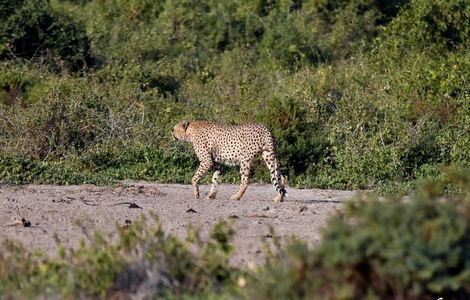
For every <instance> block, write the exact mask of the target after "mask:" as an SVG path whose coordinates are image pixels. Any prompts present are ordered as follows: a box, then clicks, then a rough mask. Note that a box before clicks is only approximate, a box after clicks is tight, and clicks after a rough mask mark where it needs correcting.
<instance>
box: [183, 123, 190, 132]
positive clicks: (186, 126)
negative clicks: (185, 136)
mask: <svg viewBox="0 0 470 300" xmlns="http://www.w3.org/2000/svg"><path fill="white" fill-rule="evenodd" d="M188 126H189V121H184V123H183V128H184V130H186V129H188Z"/></svg>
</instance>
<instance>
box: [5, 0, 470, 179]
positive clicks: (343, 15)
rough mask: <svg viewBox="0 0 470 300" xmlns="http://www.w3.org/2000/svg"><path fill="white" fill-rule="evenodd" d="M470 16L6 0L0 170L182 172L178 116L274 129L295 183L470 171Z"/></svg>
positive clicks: (384, 9)
mask: <svg viewBox="0 0 470 300" xmlns="http://www.w3.org/2000/svg"><path fill="white" fill-rule="evenodd" d="M469 16H470V6H469V5H468V3H467V1H465V0H450V1H447V0H446V1H444V0H438V1H435V0H433V1H431V0H394V1H381V0H348V1H338V0H293V1H292V0H289V1H287V0H248V1H215V0H175V1H164V0H161V1H153V0H112V1H100V0H83V1H77V0H50V1H42V0H5V1H2V2H1V3H0V180H3V181H8V182H16V183H22V182H42V183H46V182H50V183H60V184H67V183H69V184H70V183H81V182H95V183H100V182H109V180H113V179H122V178H134V179H146V180H157V181H172V182H188V181H189V180H190V178H191V173H192V172H193V170H194V168H195V165H196V164H197V160H196V159H195V157H194V155H193V154H192V152H191V151H190V150H189V148H188V146H180V145H176V144H175V143H174V142H172V141H171V138H170V130H171V128H172V126H173V125H174V124H175V123H176V122H177V121H179V120H181V119H183V118H188V119H209V120H217V121H220V122H223V123H226V124H239V123H243V122H250V121H256V122H264V123H266V124H267V125H268V126H269V127H270V128H272V130H273V131H274V134H275V136H276V137H277V140H278V144H279V151H280V157H281V167H282V170H283V172H284V173H285V174H287V177H288V182H289V184H291V185H295V186H316V187H336V188H376V187H382V186H387V187H393V186H395V185H397V183H406V184H408V185H409V186H410V185H411V184H412V183H413V182H415V181H416V180H421V179H424V178H437V177H439V176H440V175H439V174H440V169H442V167H443V166H448V165H454V166H461V167H462V166H463V167H469V162H470V132H469V131H470V83H469V79H470V52H469V34H470V18H469ZM184 147H186V148H184ZM261 165H262V164H261V162H260V161H258V162H257V163H256V166H255V168H254V170H253V172H254V180H268V179H269V176H268V174H267V173H266V171H265V169H264V168H262V167H261ZM223 178H225V179H226V180H228V181H233V180H237V175H236V171H231V173H230V172H229V174H227V176H225V177H223Z"/></svg>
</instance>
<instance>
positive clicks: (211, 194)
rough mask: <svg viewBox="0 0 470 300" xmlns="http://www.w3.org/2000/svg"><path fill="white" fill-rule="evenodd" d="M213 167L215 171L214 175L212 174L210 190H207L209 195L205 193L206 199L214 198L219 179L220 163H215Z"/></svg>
mask: <svg viewBox="0 0 470 300" xmlns="http://www.w3.org/2000/svg"><path fill="white" fill-rule="evenodd" d="M214 169H215V171H214V175H212V185H211V190H210V192H209V195H207V199H215V196H216V195H217V185H218V182H217V180H218V179H219V175H220V164H219V163H215V164H214Z"/></svg>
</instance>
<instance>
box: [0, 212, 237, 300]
mask: <svg viewBox="0 0 470 300" xmlns="http://www.w3.org/2000/svg"><path fill="white" fill-rule="evenodd" d="M78 226H82V225H81V224H78ZM118 233H119V237H118V239H117V240H116V242H110V241H109V240H107V239H106V238H105V237H104V236H103V235H102V234H100V233H97V232H95V233H93V234H89V233H88V234H87V239H88V240H86V241H85V240H83V241H82V243H81V245H80V247H79V248H77V249H67V248H65V247H64V246H62V245H60V244H59V245H58V248H59V250H58V256H57V257H56V258H50V257H47V256H45V255H43V254H41V253H39V252H34V253H30V252H29V251H28V250H27V249H24V248H22V247H21V246H19V245H17V244H14V243H12V242H5V243H4V244H3V245H2V246H1V248H2V251H1V252H0V297H2V298H18V297H19V298H24V297H28V298H29V297H34V298H41V297H46V298H47V297H64V298H101V299H105V298H112V297H114V296H116V297H118V296H119V295H121V296H122V295H127V296H131V295H139V297H144V298H153V297H163V296H167V297H168V296H171V295H174V296H173V297H176V296H178V297H181V296H182V295H191V294H197V293H202V292H204V290H211V291H217V290H218V291H219V292H222V291H223V288H224V287H225V286H230V285H233V282H234V280H235V278H236V277H235V276H236V275H237V270H236V269H235V268H233V267H231V266H229V265H228V264H227V261H228V257H229V256H230V254H231V253H232V246H231V245H230V242H231V239H232V237H233V234H234V233H233V230H232V229H231V227H230V225H229V224H228V223H226V222H220V223H219V224H217V225H216V226H215V227H214V228H213V230H212V232H211V234H210V237H209V238H207V239H204V240H203V239H201V237H200V235H199V233H198V232H197V231H196V230H194V229H189V230H188V237H187V239H186V240H179V239H177V238H176V237H174V236H172V235H168V234H166V233H165V232H164V231H163V228H162V227H161V225H160V223H159V221H158V218H157V217H156V216H153V218H152V220H151V223H150V222H149V221H148V220H146V219H145V218H144V217H142V219H141V220H139V221H136V222H134V223H133V224H132V225H129V226H128V227H127V228H118Z"/></svg>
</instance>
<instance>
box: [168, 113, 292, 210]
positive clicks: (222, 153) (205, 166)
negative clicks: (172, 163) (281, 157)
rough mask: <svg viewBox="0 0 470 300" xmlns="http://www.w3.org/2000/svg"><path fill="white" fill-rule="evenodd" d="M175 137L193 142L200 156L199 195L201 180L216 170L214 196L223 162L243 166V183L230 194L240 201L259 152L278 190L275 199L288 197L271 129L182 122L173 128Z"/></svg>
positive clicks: (211, 194)
mask: <svg viewBox="0 0 470 300" xmlns="http://www.w3.org/2000/svg"><path fill="white" fill-rule="evenodd" d="M173 138H174V139H175V140H182V141H188V142H192V143H193V147H194V151H195V152H196V155H197V157H198V159H199V162H200V164H199V167H198V169H197V171H196V174H195V175H194V176H193V178H192V186H193V193H194V197H195V198H196V199H198V198H199V187H198V182H199V180H200V179H201V178H202V177H203V176H204V174H205V173H206V172H207V171H209V169H211V168H213V169H214V174H213V175H212V185H211V189H210V192H209V194H208V196H207V198H208V199H215V197H216V195H217V185H218V182H217V181H218V178H219V175H220V166H221V164H224V165H229V166H235V165H239V166H240V174H241V184H240V189H239V191H238V193H236V194H235V195H233V196H232V197H231V199H232V200H240V199H241V198H242V196H243V194H244V193H245V191H246V188H247V187H248V176H249V173H250V166H251V161H252V160H253V159H254V158H255V157H256V156H257V155H259V154H260V153H262V157H263V159H264V161H265V162H266V165H267V166H268V168H269V171H270V172H271V182H272V184H273V185H274V188H275V189H276V193H277V196H276V197H275V198H274V201H275V202H283V201H284V198H285V196H286V190H285V189H284V177H283V176H282V175H281V173H280V172H279V167H278V160H277V153H276V142H275V140H274V136H273V135H272V133H271V131H270V130H269V129H268V128H266V126H264V125H261V124H255V123H252V124H245V125H239V126H230V127H229V126H222V125H219V124H217V123H214V122H209V121H182V122H180V123H178V124H176V125H175V127H174V128H173Z"/></svg>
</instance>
